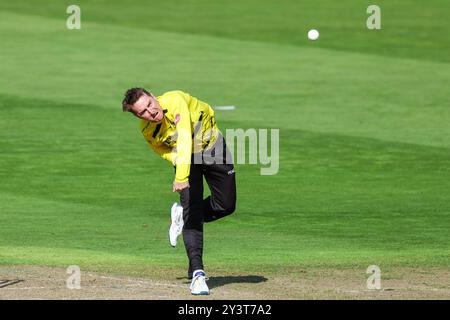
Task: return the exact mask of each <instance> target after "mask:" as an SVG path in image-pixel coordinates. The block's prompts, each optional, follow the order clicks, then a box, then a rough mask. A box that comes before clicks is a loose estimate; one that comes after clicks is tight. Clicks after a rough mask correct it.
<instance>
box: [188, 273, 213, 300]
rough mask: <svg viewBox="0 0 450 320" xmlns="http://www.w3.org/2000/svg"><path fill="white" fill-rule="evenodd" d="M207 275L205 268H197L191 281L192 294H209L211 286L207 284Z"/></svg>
mask: <svg viewBox="0 0 450 320" xmlns="http://www.w3.org/2000/svg"><path fill="white" fill-rule="evenodd" d="M206 280H207V278H206V275H205V271H203V270H195V271H194V273H193V277H192V282H191V294H193V295H196V296H198V295H208V294H209V288H208V286H207V285H206Z"/></svg>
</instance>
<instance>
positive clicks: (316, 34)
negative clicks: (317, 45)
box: [308, 29, 319, 40]
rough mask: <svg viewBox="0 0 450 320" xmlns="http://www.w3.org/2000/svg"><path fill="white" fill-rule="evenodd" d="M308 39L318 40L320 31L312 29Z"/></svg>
mask: <svg viewBox="0 0 450 320" xmlns="http://www.w3.org/2000/svg"><path fill="white" fill-rule="evenodd" d="M308 39H309V40H317V39H319V31H317V30H316V29H311V30H309V31H308Z"/></svg>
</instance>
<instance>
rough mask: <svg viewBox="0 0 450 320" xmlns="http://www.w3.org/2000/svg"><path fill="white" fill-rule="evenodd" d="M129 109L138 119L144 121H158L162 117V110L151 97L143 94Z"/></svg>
mask: <svg viewBox="0 0 450 320" xmlns="http://www.w3.org/2000/svg"><path fill="white" fill-rule="evenodd" d="M131 110H132V111H133V113H134V115H135V116H136V117H138V118H139V119H144V120H146V121H152V122H160V121H161V120H162V118H163V117H164V113H163V110H162V108H161V106H160V105H159V103H158V100H156V99H155V98H153V97H150V96H148V95H146V94H143V95H142V96H141V97H140V98H139V99H138V101H136V102H135V103H134V104H133V106H132V108H131Z"/></svg>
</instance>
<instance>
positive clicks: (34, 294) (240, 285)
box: [0, 266, 450, 300]
mask: <svg viewBox="0 0 450 320" xmlns="http://www.w3.org/2000/svg"><path fill="white" fill-rule="evenodd" d="M66 272H67V270H66V269H63V268H49V267H37V266H0V299H151V300H156V299H199V298H201V299H225V300H226V299H244V300H245V299H257V300H262V299H450V271H449V270H447V269H443V268H420V269H416V268H391V269H389V270H385V271H383V273H382V276H381V289H380V290H369V289H367V285H366V283H367V278H368V277H369V275H367V274H366V273H365V270H364V269H339V270H334V269H289V270H286V272H282V274H283V275H280V273H278V274H220V275H215V274H210V279H209V281H208V285H209V287H210V290H211V295H210V296H207V297H195V296H192V295H190V291H189V283H190V282H189V281H188V279H187V278H180V277H177V275H176V274H174V275H173V277H172V276H171V275H167V274H166V276H165V277H164V279H161V278H159V279H157V278H152V277H142V278H138V277H129V276H121V275H111V274H101V273H94V272H85V271H83V270H82V271H81V282H80V289H69V288H68V287H67V279H68V278H69V277H70V275H69V274H67V273H66ZM70 283H71V284H72V286H74V284H75V285H76V282H73V281H72V282H70Z"/></svg>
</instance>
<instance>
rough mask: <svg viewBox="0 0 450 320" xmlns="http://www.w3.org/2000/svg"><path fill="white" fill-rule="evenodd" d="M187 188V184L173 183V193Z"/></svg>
mask: <svg viewBox="0 0 450 320" xmlns="http://www.w3.org/2000/svg"><path fill="white" fill-rule="evenodd" d="M186 188H189V182H187V181H186V182H176V181H174V182H173V188H172V191H173V192H180V191H181V190H183V189H186Z"/></svg>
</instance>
